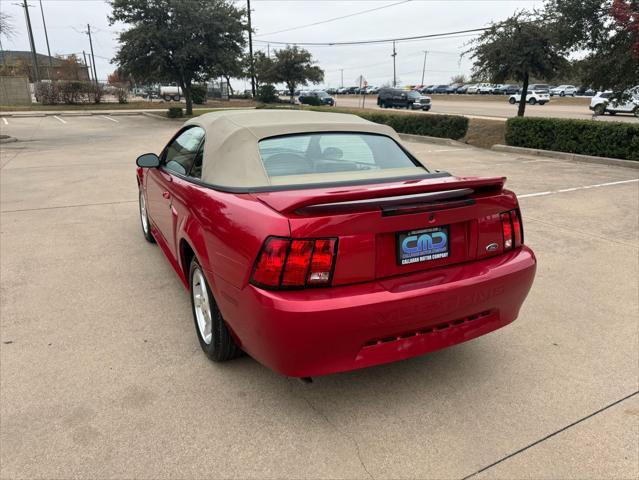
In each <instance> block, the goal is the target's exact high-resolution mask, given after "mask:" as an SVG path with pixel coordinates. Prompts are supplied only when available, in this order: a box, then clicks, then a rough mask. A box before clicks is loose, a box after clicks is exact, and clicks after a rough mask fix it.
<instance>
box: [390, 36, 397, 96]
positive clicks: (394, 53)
mask: <svg viewBox="0 0 639 480" xmlns="http://www.w3.org/2000/svg"><path fill="white" fill-rule="evenodd" d="M396 56H397V52H396V51H395V40H393V54H392V55H391V57H393V87H396V86H397V70H396V68H395V57H396Z"/></svg>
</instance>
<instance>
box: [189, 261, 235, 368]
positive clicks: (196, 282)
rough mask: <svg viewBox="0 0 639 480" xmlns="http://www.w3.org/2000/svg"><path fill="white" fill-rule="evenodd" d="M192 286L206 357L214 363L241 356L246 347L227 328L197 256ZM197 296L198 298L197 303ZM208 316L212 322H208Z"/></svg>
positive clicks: (195, 319)
mask: <svg viewBox="0 0 639 480" xmlns="http://www.w3.org/2000/svg"><path fill="white" fill-rule="evenodd" d="M189 287H190V288H189V292H190V294H191V310H192V313H193V322H194V323H195V333H196V335H197V338H198V340H199V342H200V347H202V350H203V351H204V353H205V354H206V356H207V357H209V359H211V360H213V361H214V362H225V361H226V360H231V359H232V358H235V357H238V356H240V355H241V353H242V350H240V348H239V347H238V346H237V345H236V344H235V340H233V337H232V336H231V333H230V332H229V330H228V328H227V327H226V324H225V323H224V319H223V318H222V314H221V313H220V309H219V308H218V307H217V303H215V299H214V298H213V294H212V293H211V289H210V288H209V284H208V282H207V281H206V277H205V276H204V272H203V270H202V267H201V266H200V264H199V262H198V261H197V259H196V258H193V260H192V261H191V268H190V269H189ZM196 298H198V305H197V306H196ZM204 305H206V306H204ZM207 312H208V315H207ZM207 319H208V322H206V320H207Z"/></svg>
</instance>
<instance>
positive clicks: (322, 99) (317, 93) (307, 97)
mask: <svg viewBox="0 0 639 480" xmlns="http://www.w3.org/2000/svg"><path fill="white" fill-rule="evenodd" d="M313 98H316V99H317V102H319V104H320V105H329V106H331V107H334V106H335V99H334V98H333V97H331V96H330V95H329V94H328V93H327V92H325V91H323V90H313V91H311V92H301V93H300V96H299V97H298V99H297V100H298V101H299V102H300V103H302V104H307V105H309V104H312V103H314V100H311V99H313Z"/></svg>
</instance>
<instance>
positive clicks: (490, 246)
mask: <svg viewBox="0 0 639 480" xmlns="http://www.w3.org/2000/svg"><path fill="white" fill-rule="evenodd" d="M498 248H499V245H498V244H496V243H489V244H488V245H486V251H487V252H494V251H495V250H497V249H498Z"/></svg>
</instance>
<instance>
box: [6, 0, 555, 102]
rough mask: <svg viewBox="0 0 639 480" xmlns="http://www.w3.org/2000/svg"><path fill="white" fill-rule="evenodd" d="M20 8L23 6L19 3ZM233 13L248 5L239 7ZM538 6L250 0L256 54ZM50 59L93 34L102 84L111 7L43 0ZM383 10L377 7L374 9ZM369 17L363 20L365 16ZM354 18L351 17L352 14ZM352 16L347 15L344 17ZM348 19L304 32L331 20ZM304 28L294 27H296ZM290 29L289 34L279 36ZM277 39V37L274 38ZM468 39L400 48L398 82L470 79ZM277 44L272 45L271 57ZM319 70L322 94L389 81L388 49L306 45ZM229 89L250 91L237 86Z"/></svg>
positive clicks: (17, 45)
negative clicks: (322, 74)
mask: <svg viewBox="0 0 639 480" xmlns="http://www.w3.org/2000/svg"><path fill="white" fill-rule="evenodd" d="M16 3H18V0H0V10H1V11H2V12H3V13H7V14H9V15H11V17H12V19H11V21H12V24H13V26H14V28H15V35H14V38H12V39H10V40H8V41H7V40H5V39H3V41H2V46H3V48H4V49H5V50H29V39H28V36H27V29H26V21H25V16H24V9H23V8H22V7H21V6H19V5H16ZM20 3H21V2H20ZM28 3H29V5H30V8H29V14H30V17H31V24H32V26H33V33H34V41H35V44H36V49H37V51H38V53H43V54H46V53H47V47H46V41H45V37H44V29H43V24H42V15H41V12H40V0H29V2H28ZM234 3H236V4H237V5H238V6H244V5H246V2H245V1H244V0H237V1H235V2H234ZM542 3H543V2H542V1H541V0H519V1H516V0H448V1H439V0H410V1H401V0H374V1H369V0H252V1H251V9H252V23H253V28H254V30H255V34H254V49H255V50H262V51H264V52H268V50H269V45H268V42H276V41H278V42H290V43H291V44H294V43H296V42H322V43H325V42H340V41H359V40H372V39H393V38H401V37H410V36H415V35H428V34H436V33H445V32H454V31H460V30H468V29H474V28H481V27H485V26H486V25H488V24H489V23H490V22H494V21H499V20H503V19H505V18H507V17H509V16H510V15H512V14H513V13H515V12H516V11H518V10H521V9H532V8H535V7H537V8H539V7H541V6H542ZM42 5H43V9H44V14H45V20H46V23H47V32H48V35H49V44H50V47H51V53H52V55H55V54H64V55H66V54H70V53H76V54H79V55H80V56H81V55H82V51H83V50H84V51H86V52H89V51H90V47H89V38H88V36H87V35H86V33H85V32H86V30H87V24H90V25H91V30H92V33H93V35H92V36H93V48H94V52H95V59H96V68H97V71H98V78H99V79H101V80H106V77H107V75H108V74H109V73H110V72H112V71H113V70H114V69H115V68H116V65H114V64H111V63H110V59H111V58H113V56H114V55H115V53H116V51H117V48H118V40H117V33H118V32H120V31H122V30H123V29H124V28H126V26H124V25H121V24H120V25H118V24H116V25H112V26H110V25H109V22H108V15H109V13H110V11H111V7H110V6H109V4H108V3H107V2H105V1H102V0H42ZM380 7H383V8H380ZM372 9H377V10H374V11H370V12H366V13H361V14H359V12H364V11H366V10H372ZM353 14H355V15H353ZM348 15H352V16H348ZM341 16H348V17H347V18H343V19H339V20H335V21H330V22H326V23H321V24H319V25H314V26H308V27H304V26H305V25H308V24H311V23H315V22H322V21H324V20H329V19H332V18H335V17H341ZM300 26H302V27H304V28H297V27H300ZM282 30H288V31H284V32H283V31H282ZM274 32H279V33H274ZM473 38H475V37H474V36H472V35H468V34H467V35H463V36H456V37H454V38H450V37H449V38H443V39H431V40H425V39H422V40H413V41H403V42H398V43H397V46H396V51H397V56H396V68H397V78H398V83H399V84H402V85H415V84H420V83H421V80H422V71H423V67H424V51H427V52H428V53H427V54H426V69H425V75H424V83H425V84H438V83H449V82H450V79H451V77H452V76H453V75H457V74H464V75H466V76H467V77H468V76H469V74H470V72H471V68H472V60H471V59H470V58H468V56H462V55H461V54H462V53H463V52H464V51H465V50H467V49H468V42H470V41H471V40H472V39H473ZM279 47H281V45H276V44H274V43H273V44H271V45H270V51H271V53H273V50H274V49H277V48H279ZM304 48H306V49H308V50H309V51H310V52H311V53H312V55H313V58H314V59H315V60H316V61H317V64H318V65H319V66H320V67H321V68H322V69H323V70H324V72H325V79H324V83H323V85H322V86H323V87H326V88H328V87H339V86H341V82H342V72H341V71H340V70H341V69H343V82H344V86H349V85H355V84H356V81H357V78H358V77H359V76H360V75H362V76H363V77H364V78H365V79H366V81H367V82H368V84H369V85H382V84H388V83H390V82H392V79H393V59H392V57H391V54H392V49H393V47H392V43H383V44H373V45H361V46H305V47H304ZM233 86H234V88H239V89H241V90H244V89H248V88H250V84H249V83H248V82H247V81H244V80H235V81H234V82H233Z"/></svg>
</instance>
